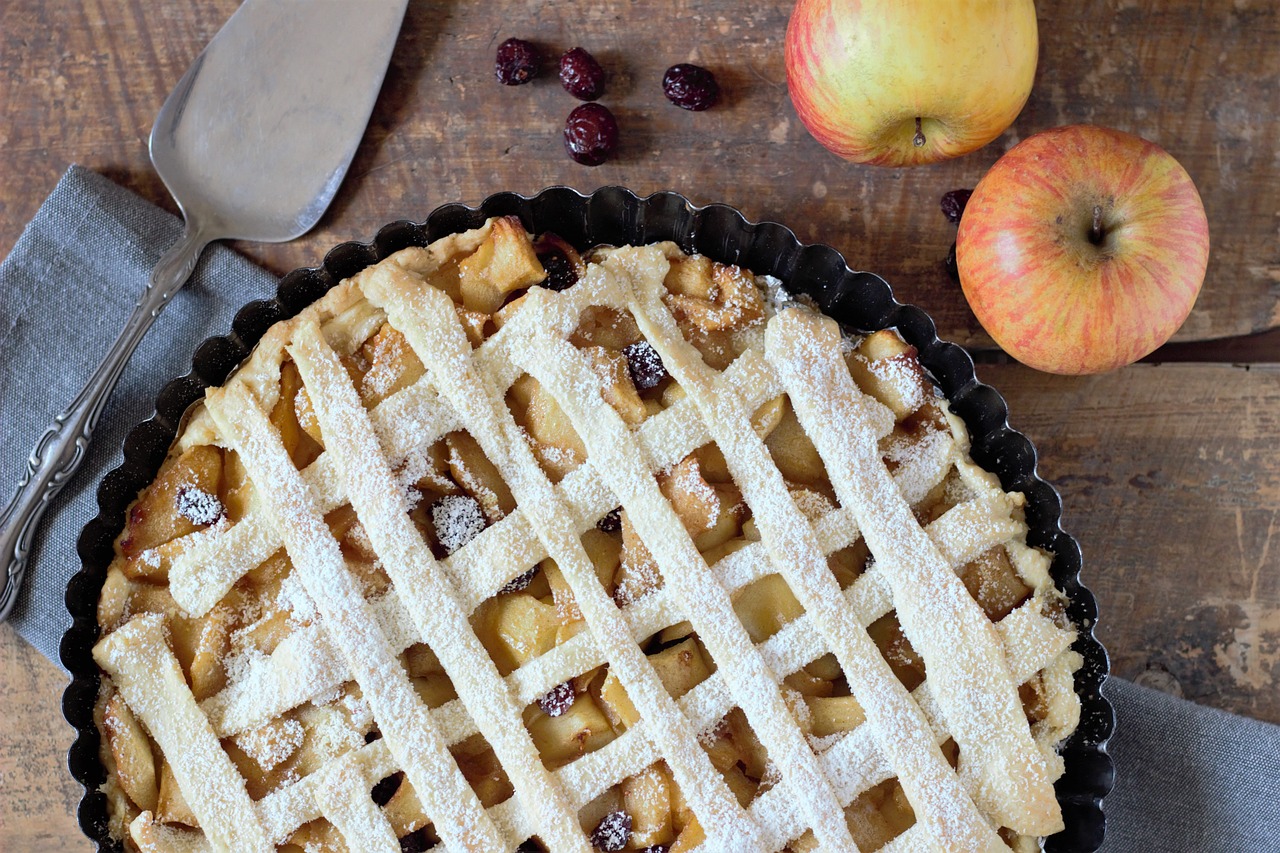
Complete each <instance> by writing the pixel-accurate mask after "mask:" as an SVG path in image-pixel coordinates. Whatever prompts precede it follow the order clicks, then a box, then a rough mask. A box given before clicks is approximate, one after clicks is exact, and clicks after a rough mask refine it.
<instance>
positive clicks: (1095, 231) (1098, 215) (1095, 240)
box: [1089, 204, 1103, 246]
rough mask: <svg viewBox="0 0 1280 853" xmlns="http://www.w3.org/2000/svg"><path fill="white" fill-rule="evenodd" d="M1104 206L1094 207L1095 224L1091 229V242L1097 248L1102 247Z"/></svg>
mask: <svg viewBox="0 0 1280 853" xmlns="http://www.w3.org/2000/svg"><path fill="white" fill-rule="evenodd" d="M1102 237H1103V234H1102V205H1100V204H1095V205H1094V206H1093V224H1092V225H1091V226H1090V227H1089V242H1090V243H1092V244H1093V245H1095V246H1101V245H1102Z"/></svg>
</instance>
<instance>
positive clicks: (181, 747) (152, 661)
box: [93, 614, 275, 853]
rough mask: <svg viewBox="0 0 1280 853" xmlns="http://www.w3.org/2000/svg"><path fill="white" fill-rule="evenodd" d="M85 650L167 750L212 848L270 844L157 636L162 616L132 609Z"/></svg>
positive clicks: (250, 852) (250, 849) (266, 847)
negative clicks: (132, 612)
mask: <svg viewBox="0 0 1280 853" xmlns="http://www.w3.org/2000/svg"><path fill="white" fill-rule="evenodd" d="M93 656H94V660H96V661H97V662H98V666H100V667H102V668H103V670H105V671H106V672H107V673H109V674H110V675H111V677H112V679H113V681H114V682H115V685H116V688H117V689H118V690H119V691H120V692H121V694H123V695H124V698H125V701H126V702H128V703H129V707H130V708H131V709H132V710H133V713H134V714H136V715H137V716H138V717H140V718H141V719H142V721H143V722H144V723H145V724H146V726H147V729H148V730H149V731H150V732H151V736H152V737H153V738H155V740H156V743H158V744H160V748H161V749H162V750H164V754H165V755H166V756H169V761H170V766H171V767H172V768H173V774H174V777H175V778H176V779H177V781H178V784H179V785H180V786H181V787H182V791H183V794H184V795H185V797H186V800H187V803H188V805H190V806H191V809H192V811H194V812H195V813H196V815H197V816H199V818H200V824H201V826H203V827H204V828H205V832H206V833H208V835H209V838H210V841H211V842H212V843H213V845H214V847H215V849H219V850H226V851H241V850H243V851H246V853H255V851H271V850H274V849H275V848H274V846H273V845H272V844H271V843H270V840H269V839H268V837H267V835H266V833H264V832H263V829H262V825H261V824H260V823H259V822H258V817H257V815H256V814H255V813H254V809H253V802H252V801H251V800H250V799H249V794H248V793H247V792H246V791H245V784H244V779H243V778H241V776H240V774H239V773H238V772H237V771H236V768H235V766H234V765H233V764H232V763H231V760H230V759H229V758H228V757H227V754H226V753H225V752H223V751H222V746H221V744H220V743H219V741H218V737H217V735H215V734H214V733H213V730H212V729H211V728H210V727H209V723H208V721H207V720H206V719H205V717H204V715H203V714H202V713H200V708H199V707H198V706H197V705H196V701H195V697H194V696H192V695H191V691H190V690H189V689H188V688H187V681H186V677H185V676H184V675H183V674H182V667H181V666H180V665H179V663H178V659H177V658H176V657H175V656H174V654H173V651H172V650H170V648H169V645H168V643H167V642H166V641H165V626H164V619H163V618H162V617H160V616H157V615H153V614H149V615H143V616H138V617H137V618H135V619H133V620H131V621H130V622H129V623H128V624H127V625H124V626H123V627H121V628H120V629H119V630H117V631H114V632H112V633H111V634H110V635H108V636H107V638H106V639H105V640H103V641H102V642H101V643H99V644H98V645H96V646H94V649H93Z"/></svg>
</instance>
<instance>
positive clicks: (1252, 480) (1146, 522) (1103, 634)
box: [979, 364, 1280, 723]
mask: <svg viewBox="0 0 1280 853" xmlns="http://www.w3.org/2000/svg"><path fill="white" fill-rule="evenodd" d="M979 377H980V378H982V379H983V380H984V381H986V382H988V383H989V384H992V385H994V386H996V387H997V388H998V389H999V390H1000V391H1002V392H1003V393H1004V395H1005V397H1006V398H1007V399H1008V401H1009V410H1010V411H1011V412H1012V415H1011V418H1010V421H1011V423H1012V425H1013V426H1014V427H1015V428H1016V429H1019V430H1022V431H1023V432H1025V433H1026V434H1027V435H1028V436H1029V437H1030V438H1031V440H1032V442H1034V443H1035V445H1036V448H1037V449H1038V450H1039V452H1040V471H1041V474H1042V476H1044V477H1045V478H1046V479H1047V480H1050V481H1051V482H1053V483H1054V484H1055V485H1056V486H1057V487H1058V489H1059V491H1060V492H1061V493H1062V499H1063V504H1064V506H1065V511H1064V513H1063V527H1064V529H1066V530H1067V531H1068V532H1070V533H1072V534H1073V535H1075V536H1076V537H1077V538H1078V539H1079V540H1080V544H1081V546H1082V548H1083V550H1084V560H1085V569H1084V573H1083V578H1084V581H1085V584H1086V585H1088V586H1089V587H1091V588H1092V589H1093V591H1094V593H1095V594H1096V595H1097V597H1098V600H1099V603H1100V605H1101V617H1100V620H1099V628H1098V635H1099V637H1100V639H1101V640H1102V641H1103V643H1104V644H1106V646H1107V648H1108V650H1109V651H1110V653H1111V659H1112V671H1113V672H1114V673H1115V674H1117V675H1120V676H1123V677H1125V678H1130V679H1137V680H1141V681H1144V682H1146V683H1148V684H1149V685H1150V686H1153V687H1158V688H1161V689H1165V690H1168V691H1170V692H1174V693H1177V694H1179V695H1182V696H1185V697H1186V698H1188V699H1193V700H1195V701H1197V702H1202V703H1204V704H1208V705H1214V706H1216V707H1219V708H1224V709H1226V710H1229V711H1234V712H1236V713H1240V714H1245V715H1248V716H1252V717H1257V718H1259V719H1264V720H1269V721H1271V722H1276V723H1280V539H1276V536H1277V535H1280V365H1274V364H1272V365H1254V366H1252V367H1232V366H1217V365H1214V366H1208V365H1189V364H1177V365H1172V364H1170V365H1162V366H1154V365H1135V366H1133V367H1129V368H1126V369H1125V370H1122V371H1120V372H1119V373H1115V374H1111V375H1108V376H1099V377H1092V378H1068V377H1059V376H1048V375H1046V374H1043V373H1037V372H1035V371H1032V370H1029V369H1027V368H1024V367H1021V366H1019V365H986V366H983V367H982V368H980V370H979Z"/></svg>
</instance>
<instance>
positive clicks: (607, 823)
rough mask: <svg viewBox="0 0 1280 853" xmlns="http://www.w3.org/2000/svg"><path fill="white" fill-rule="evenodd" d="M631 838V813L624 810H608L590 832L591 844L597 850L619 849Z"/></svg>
mask: <svg viewBox="0 0 1280 853" xmlns="http://www.w3.org/2000/svg"><path fill="white" fill-rule="evenodd" d="M630 840H631V815H629V814H627V813H626V812H624V811H613V812H609V813H608V814H607V815H605V816H604V817H603V818H601V819H600V822H599V823H598V824H596V828H595V829H594V830H593V831H592V832H591V846H592V847H594V848H596V849H597V850H605V851H614V850H621V849H622V848H624V847H626V846H627V842H628V841H630Z"/></svg>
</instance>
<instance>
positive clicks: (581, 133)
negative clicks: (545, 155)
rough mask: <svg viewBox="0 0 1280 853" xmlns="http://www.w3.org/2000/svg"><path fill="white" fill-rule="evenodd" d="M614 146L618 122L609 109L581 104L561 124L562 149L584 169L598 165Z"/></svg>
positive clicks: (607, 157)
mask: <svg viewBox="0 0 1280 853" xmlns="http://www.w3.org/2000/svg"><path fill="white" fill-rule="evenodd" d="M617 147H618V121H617V119H615V118H614V117H613V113H611V112H609V108H608V107H605V106H602V105H600V104H583V105H582V106H580V107H578V108H577V109H575V110H574V111H573V112H571V113H569V117H568V118H567V119H565V122H564V148H565V150H566V151H568V152H569V156H570V157H572V158H573V159H574V160H576V161H577V162H579V163H581V164H583V165H584V166H599V165H600V164H601V163H603V162H604V161H605V160H608V159H609V155H610V154H612V153H613V150H614V149H615V148H617Z"/></svg>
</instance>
